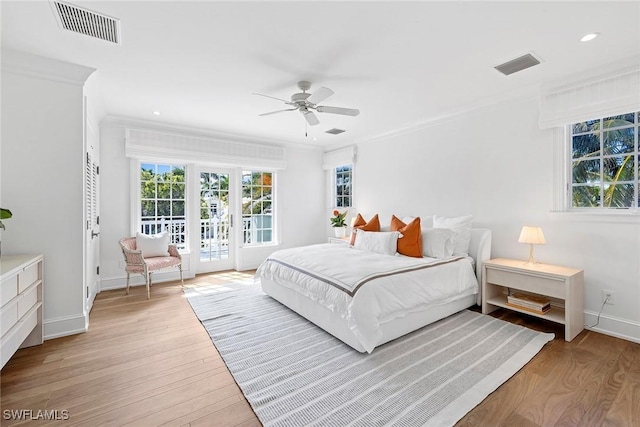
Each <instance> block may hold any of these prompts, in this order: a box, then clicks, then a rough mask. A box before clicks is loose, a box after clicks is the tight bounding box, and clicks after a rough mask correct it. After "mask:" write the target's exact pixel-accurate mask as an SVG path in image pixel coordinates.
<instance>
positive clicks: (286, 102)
mask: <svg viewBox="0 0 640 427" xmlns="http://www.w3.org/2000/svg"><path fill="white" fill-rule="evenodd" d="M252 95H258V96H264V97H265V98H271V99H277V100H278V101H282V102H284V103H285V104H288V103H289V101H287V100H286V99H282V98H276V97H275V96H270V95H263V94H261V93H255V92H253V93H252Z"/></svg>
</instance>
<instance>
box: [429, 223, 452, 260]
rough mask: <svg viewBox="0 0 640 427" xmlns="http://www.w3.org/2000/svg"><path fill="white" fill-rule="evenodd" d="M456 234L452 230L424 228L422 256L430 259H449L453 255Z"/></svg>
mask: <svg viewBox="0 0 640 427" xmlns="http://www.w3.org/2000/svg"><path fill="white" fill-rule="evenodd" d="M455 234H456V233H455V232H454V231H453V230H452V229H450V228H423V229H422V255H424V256H428V257H430V258H441V259H442V258H449V257H450V256H451V255H453V249H454V246H455Z"/></svg>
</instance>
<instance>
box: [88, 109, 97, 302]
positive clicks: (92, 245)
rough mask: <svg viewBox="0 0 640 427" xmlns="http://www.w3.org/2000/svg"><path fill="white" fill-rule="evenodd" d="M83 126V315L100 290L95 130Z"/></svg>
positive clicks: (90, 123) (95, 128) (92, 126)
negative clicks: (84, 210) (84, 144)
mask: <svg viewBox="0 0 640 427" xmlns="http://www.w3.org/2000/svg"><path fill="white" fill-rule="evenodd" d="M85 123H86V135H85V141H86V155H85V208H86V214H85V221H86V225H85V242H86V244H85V251H86V252H85V276H86V277H85V289H84V301H85V310H86V313H89V312H90V311H91V307H92V306H93V300H94V299H95V297H96V294H97V293H98V291H99V290H100V195H99V190H100V166H99V156H100V152H99V149H98V143H99V138H100V136H99V131H98V127H97V126H96V125H95V124H94V123H93V121H92V120H91V119H90V117H88V116H87V118H86V119H85Z"/></svg>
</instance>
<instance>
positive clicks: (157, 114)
mask: <svg viewBox="0 0 640 427" xmlns="http://www.w3.org/2000/svg"><path fill="white" fill-rule="evenodd" d="M151 114H153V115H154V116H159V115H160V111H154V112H153V113H151Z"/></svg>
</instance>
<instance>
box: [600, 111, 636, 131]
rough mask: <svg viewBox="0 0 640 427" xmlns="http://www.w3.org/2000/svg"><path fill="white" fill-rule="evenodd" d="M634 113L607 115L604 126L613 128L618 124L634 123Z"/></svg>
mask: <svg viewBox="0 0 640 427" xmlns="http://www.w3.org/2000/svg"><path fill="white" fill-rule="evenodd" d="M634 116H635V114H633V113H627V114H621V115H619V116H612V117H606V118H605V119H604V120H603V121H604V128H605V129H607V128H613V127H618V126H628V125H633V122H634Z"/></svg>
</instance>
